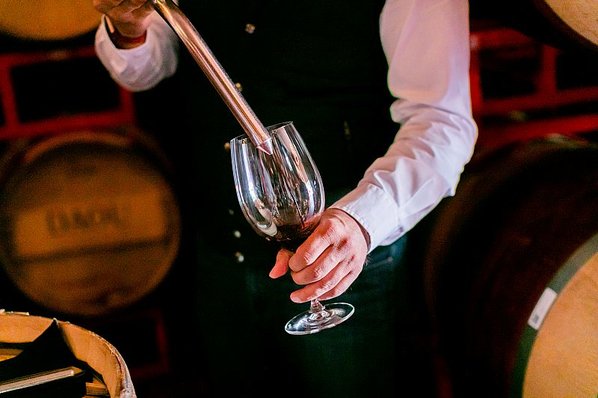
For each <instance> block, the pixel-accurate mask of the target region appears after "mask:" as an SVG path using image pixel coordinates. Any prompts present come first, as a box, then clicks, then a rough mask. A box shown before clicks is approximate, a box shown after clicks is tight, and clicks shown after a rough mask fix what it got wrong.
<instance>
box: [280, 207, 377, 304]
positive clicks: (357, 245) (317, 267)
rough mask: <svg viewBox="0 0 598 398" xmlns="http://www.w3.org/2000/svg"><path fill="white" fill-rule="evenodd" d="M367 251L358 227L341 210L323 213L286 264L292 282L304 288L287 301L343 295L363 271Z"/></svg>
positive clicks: (362, 234) (365, 242)
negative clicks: (311, 231)
mask: <svg viewBox="0 0 598 398" xmlns="http://www.w3.org/2000/svg"><path fill="white" fill-rule="evenodd" d="M367 251H368V245H367V240H366V237H365V236H364V232H363V231H362V229H361V227H360V225H359V224H358V223H357V222H356V221H355V220H354V219H353V218H352V217H351V216H349V215H348V214H347V213H345V212H343V211H341V210H338V209H329V210H327V211H326V212H325V213H324V215H323V216H322V219H321V220H320V223H319V225H318V227H317V228H316V230H315V231H314V232H313V233H312V235H310V236H309V238H308V239H307V240H306V241H305V242H304V243H303V244H302V245H301V246H299V248H297V251H296V252H295V254H294V255H292V256H291V257H290V258H289V259H288V260H287V261H288V268H289V269H290V270H291V276H292V278H293V281H294V282H295V283H297V284H299V285H304V287H303V288H301V289H299V290H296V291H294V292H293V293H292V294H291V300H292V301H294V302H299V303H300V302H306V301H309V300H311V299H313V298H321V299H329V298H334V297H336V296H339V295H340V294H342V293H344V292H345V291H346V290H347V289H348V288H349V286H350V285H351V284H352V283H353V282H354V281H355V280H356V279H357V277H358V276H359V274H360V273H361V271H362V270H363V265H364V263H365V258H366V255H367Z"/></svg>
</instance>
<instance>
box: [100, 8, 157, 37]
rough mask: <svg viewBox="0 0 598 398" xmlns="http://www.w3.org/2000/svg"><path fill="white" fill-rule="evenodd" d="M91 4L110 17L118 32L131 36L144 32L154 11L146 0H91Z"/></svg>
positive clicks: (138, 35) (141, 34)
mask: <svg viewBox="0 0 598 398" xmlns="http://www.w3.org/2000/svg"><path fill="white" fill-rule="evenodd" d="M93 6H94V8H95V9H96V10H98V11H99V12H100V13H102V14H105V15H106V16H107V17H108V18H109V19H110V22H111V23H112V25H113V26H114V28H115V29H116V30H118V33H120V34H121V35H122V36H125V37H131V38H134V37H140V36H143V35H144V34H145V32H146V30H147V26H148V25H149V16H150V14H151V13H152V12H153V11H154V8H153V6H152V4H151V3H150V2H149V1H147V0H93Z"/></svg>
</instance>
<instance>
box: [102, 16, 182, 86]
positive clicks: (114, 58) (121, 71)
mask: <svg viewBox="0 0 598 398" xmlns="http://www.w3.org/2000/svg"><path fill="white" fill-rule="evenodd" d="M150 18H152V21H151V23H150V25H149V27H148V29H147V37H146V40H145V43H143V44H142V45H140V46H138V47H135V48H132V49H127V50H121V49H118V48H116V47H115V46H114V44H113V43H112V41H111V40H110V37H109V36H108V31H107V29H106V24H105V23H104V17H103V18H102V22H101V23H100V26H99V27H98V29H97V31H96V35H95V50H96V54H97V56H98V58H99V59H100V61H101V62H102V64H103V65H104V67H105V68H106V69H107V70H108V72H109V73H110V75H111V76H112V78H113V79H114V80H115V81H116V82H117V83H118V84H119V85H121V86H122V87H124V88H126V89H128V90H130V91H142V90H147V89H150V88H152V87H154V86H156V85H157V84H158V83H159V82H160V81H162V80H163V79H165V78H167V77H169V76H172V75H173V74H174V72H175V71H176V68H177V62H178V61H177V59H178V58H177V52H178V40H177V37H176V34H175V33H174V31H173V30H172V29H171V28H170V26H168V24H167V23H166V22H165V21H164V19H162V17H160V16H159V15H158V14H157V13H156V12H154V13H153V14H152V15H151V16H150Z"/></svg>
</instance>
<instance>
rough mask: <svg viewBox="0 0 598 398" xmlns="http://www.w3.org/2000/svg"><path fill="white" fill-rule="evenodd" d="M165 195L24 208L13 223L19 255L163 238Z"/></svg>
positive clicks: (84, 248) (74, 250) (25, 255)
mask: <svg viewBox="0 0 598 398" xmlns="http://www.w3.org/2000/svg"><path fill="white" fill-rule="evenodd" d="M162 200H163V199H162V196H161V195H160V192H158V191H149V192H140V193H134V194H128V195H119V196H115V197H110V198H105V199H101V198H94V199H93V200H83V201H62V202H60V203H52V204H48V205H44V206H40V207H38V208H33V209H28V210H24V211H21V212H19V213H18V214H17V216H16V217H15V222H14V237H13V238H14V251H15V255H16V256H17V257H18V258H21V259H25V258H31V257H38V256H52V255H59V254H66V253H72V252H80V251H81V250H86V249H94V248H106V247H110V246H112V247H118V246H120V245H127V244H134V243H141V242H151V241H157V240H160V239H163V238H164V237H165V235H166V232H167V219H166V215H165V214H164V213H165V211H164V209H163V204H162Z"/></svg>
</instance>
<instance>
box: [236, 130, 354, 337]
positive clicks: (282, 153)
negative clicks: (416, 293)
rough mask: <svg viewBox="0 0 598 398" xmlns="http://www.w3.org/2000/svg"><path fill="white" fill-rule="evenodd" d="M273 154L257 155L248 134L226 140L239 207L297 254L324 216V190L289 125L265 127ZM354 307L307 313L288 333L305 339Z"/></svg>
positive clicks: (318, 306) (316, 305)
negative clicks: (228, 145) (305, 335)
mask: <svg viewBox="0 0 598 398" xmlns="http://www.w3.org/2000/svg"><path fill="white" fill-rule="evenodd" d="M267 130H268V133H269V134H270V137H271V140H272V154H267V153H265V152H264V151H261V150H259V149H258V148H256V147H255V145H254V144H253V143H252V142H251V141H250V140H249V138H248V137H247V136H246V135H241V136H238V137H235V138H233V139H232V140H231V141H230V144H231V145H230V149H231V160H232V166H233V178H234V182H235V189H236V192H237V198H238V200H239V205H240V206H241V209H242V211H243V215H244V216H245V218H246V219H247V221H248V222H249V224H250V225H251V226H252V227H253V229H254V230H255V231H256V232H257V233H258V235H260V236H262V237H263V238H265V239H266V240H268V241H275V242H278V243H279V244H280V245H281V246H282V247H284V248H287V249H288V250H291V251H295V250H296V249H297V247H298V246H299V245H300V244H301V243H302V242H303V241H304V240H305V239H306V238H307V237H308V236H309V234H310V233H311V232H312V231H313V230H314V228H315V227H316V226H317V224H318V222H319V220H320V216H321V215H322V212H323V211H324V186H323V184H322V179H321V177H320V172H319V171H318V168H317V167H316V164H315V163H314V161H313V159H312V158H311V155H310V154H309V151H308V150H307V147H306V146H305V143H304V142H303V139H302V138H301V136H300V135H299V133H298V131H297V130H296V128H295V126H294V124H293V122H284V123H279V124H276V125H273V126H270V127H267ZM354 311H355V308H354V307H353V306H352V305H351V304H348V303H333V304H327V305H326V306H324V305H322V303H320V302H319V300H317V299H315V300H312V301H311V303H310V309H309V310H307V311H305V312H302V313H300V314H298V315H296V316H295V317H293V318H292V319H291V320H290V321H289V322H287V324H286V325H285V330H286V331H287V333H290V334H295V335H304V334H311V333H316V332H319V331H321V330H324V329H327V328H331V327H333V326H336V325H338V324H340V323H341V322H343V321H345V320H347V319H348V318H349V317H350V316H351V315H353V312H354Z"/></svg>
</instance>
